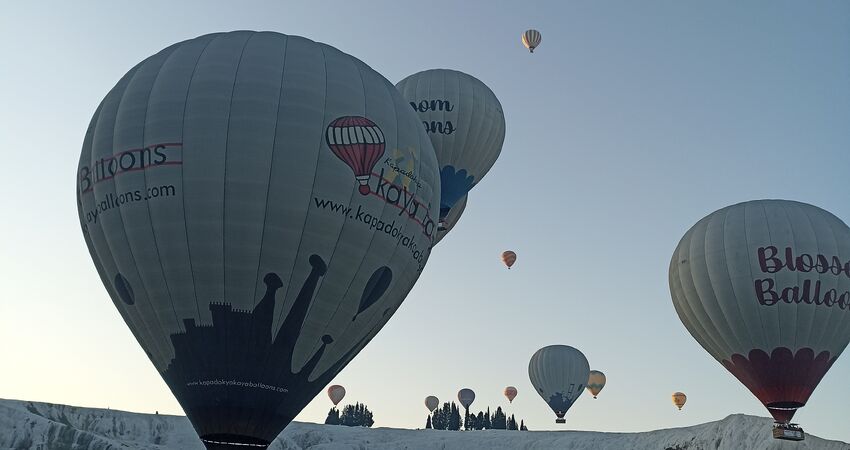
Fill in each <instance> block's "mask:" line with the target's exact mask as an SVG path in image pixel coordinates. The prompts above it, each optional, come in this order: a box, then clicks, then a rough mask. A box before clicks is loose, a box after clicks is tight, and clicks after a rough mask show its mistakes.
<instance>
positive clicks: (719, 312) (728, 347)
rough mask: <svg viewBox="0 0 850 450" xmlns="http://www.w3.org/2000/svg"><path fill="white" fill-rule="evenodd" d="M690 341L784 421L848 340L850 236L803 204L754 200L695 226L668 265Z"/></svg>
mask: <svg viewBox="0 0 850 450" xmlns="http://www.w3.org/2000/svg"><path fill="white" fill-rule="evenodd" d="M669 281H670V293H671V296H672V299H673V306H674V307H675V308H676V313H677V314H678V315H679V319H681V321H682V323H683V324H684V325H685V328H687V329H688V331H689V332H690V333H691V335H693V337H694V339H696V341H697V342H699V344H700V345H702V347H703V348H704V349H705V350H706V351H708V353H710V354H711V356H713V357H714V358H715V359H717V361H719V362H720V363H721V364H722V365H723V366H724V367H726V369H728V370H729V371H730V372H731V373H732V374H733V375H734V376H735V377H737V378H738V380H740V381H741V383H743V384H744V385H745V386H746V387H747V388H749V390H750V391H751V392H752V393H753V394H754V395H755V396H756V397H757V398H758V399H759V400H760V401H761V402H762V403H763V404H764V405H765V406H766V407H767V409H768V411H770V413H771V414H772V415H773V417H774V419H776V420H777V421H778V422H788V421H790V420H791V418H792V416H793V415H794V412H795V411H796V410H797V409H798V408H800V407H802V406H803V405H805V404H806V402H807V401H808V400H809V397H810V396H811V395H812V392H813V391H814V389H815V387H816V386H817V385H818V383H819V382H820V380H821V378H823V376H824V374H826V372H827V370H829V368H830V366H832V364H833V363H834V362H835V360H836V358H838V355H840V354H841V352H842V351H843V350H844V348H845V347H846V346H847V343H848V341H850V314H847V310H848V309H850V228H848V227H847V225H845V224H844V222H842V221H841V220H839V219H838V218H837V217H835V216H834V215H832V214H830V213H829V212H827V211H824V210H823V209H820V208H817V207H815V206H812V205H808V204H805V203H799V202H793V201H786V200H756V201H750V202H745V203H739V204H737V205H733V206H729V207H726V208H723V209H720V210H718V211H715V212H713V213H711V214H709V215H708V216H706V217H705V218H703V219H702V220H700V221H699V222H697V224H696V225H694V226H693V227H692V228H691V229H690V230H688V232H687V233H686V234H685V236H684V237H683V238H682V240H681V241H680V242H679V245H678V246H677V247H676V250H675V252H674V253H673V257H672V258H671V260H670V272H669Z"/></svg>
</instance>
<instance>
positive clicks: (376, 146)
mask: <svg viewBox="0 0 850 450" xmlns="http://www.w3.org/2000/svg"><path fill="white" fill-rule="evenodd" d="M398 167H403V168H404V170H396V168H398ZM361 194H364V195H361ZM365 194H368V195H365ZM439 201H440V186H439V168H438V166H437V160H436V156H435V154H434V150H433V147H432V144H431V140H430V138H429V137H428V135H427V133H426V132H425V130H424V129H423V127H422V122H421V120H420V119H419V118H418V117H417V116H416V114H414V113H413V111H411V108H410V106H409V104H408V102H407V101H406V100H405V99H404V98H402V96H401V95H400V94H399V93H398V91H397V90H396V89H395V87H394V86H393V85H392V84H391V83H390V82H389V81H387V80H386V79H385V78H384V77H382V76H381V75H380V74H378V73H377V72H375V71H374V70H372V69H371V68H369V67H368V66H367V65H365V64H364V63H363V62H361V61H359V60H357V59H356V58H354V57H352V56H349V55H347V54H345V53H342V52H340V51H339V50H336V49H334V48H332V47H330V46H327V45H324V44H319V43H316V42H313V41H310V40H308V39H304V38H301V37H296V36H286V35H283V34H279V33H273V32H252V31H238V32H233V33H217V34H210V35H206V36H201V37H199V38H196V39H191V40H188V41H184V42H181V43H178V44H175V45H172V46H170V47H168V48H166V49H165V50H162V51H161V52H159V53H157V54H156V55H153V56H151V57H150V58H148V59H146V60H144V61H143V62H142V63H140V64H139V65H137V66H135V67H134V68H133V69H131V70H130V71H129V72H128V73H127V74H126V75H125V76H124V77H122V78H121V80H120V81H119V82H118V84H116V85H115V87H114V88H112V90H111V91H110V92H109V93H108V94H107V95H106V98H105V99H104V100H103V101H102V102H101V104H100V105H99V106H98V108H97V111H96V112H95V114H94V117H93V118H92V120H91V124H90V125H89V128H88V131H87V132H86V136H85V140H84V142H83V148H82V152H81V155H80V162H79V167H78V170H77V206H78V212H79V219H80V223H81V226H82V230H83V236H84V238H85V241H86V245H87V246H88V250H89V253H90V255H91V257H92V260H93V261H94V265H95V267H96V268H97V271H98V273H99V274H100V277H101V280H102V281H103V284H104V285H105V287H106V290H107V291H108V293H109V294H110V296H111V297H112V300H113V302H114V303H115V306H116V307H117V308H118V311H119V312H120V314H121V316H122V317H123V319H124V320H125V321H126V323H127V325H128V326H129V327H130V330H131V331H132V333H133V335H134V336H135V337H136V339H137V340H138V341H139V343H140V344H141V346H142V348H143V349H144V351H145V353H146V354H147V355H148V357H149V358H150V360H151V361H152V362H153V364H154V366H155V367H156V369H157V370H158V371H159V372H160V373H161V375H162V376H163V378H164V379H165V382H166V383H167V384H168V386H169V388H171V390H172V392H173V393H174V395H175V397H176V398H177V400H178V401H179V402H180V404H181V406H182V407H183V409H184V411H185V412H186V414H187V416H188V417H189V420H190V421H191V422H192V425H193V426H194V427H195V430H196V431H197V432H198V434H199V435H200V436H201V438H202V439H203V440H205V441H206V443H207V445H208V446H212V445H216V444H212V443H211V441H226V442H229V443H232V444H252V445H259V446H262V445H267V444H268V443H269V442H271V441H272V440H273V439H274V438H275V437H276V436H277V435H278V434H279V433H280V431H281V430H282V429H283V427H285V426H286V425H287V424H288V423H289V422H290V421H291V420H292V419H293V418H294V417H295V416H296V415H297V414H298V413H299V412H300V411H301V409H302V408H303V407H304V406H305V405H306V404H307V403H308V402H309V401H310V400H312V399H313V398H314V397H315V396H316V394H318V393H319V392H320V391H321V390H322V389H323V387H324V386H326V385H327V384H328V382H329V381H330V380H331V379H332V378H333V377H334V376H335V375H336V374H337V373H338V372H339V371H340V370H341V369H342V368H343V367H345V366H346V364H347V363H348V362H349V361H350V360H351V359H352V358H354V356H355V355H357V353H358V352H359V351H360V350H361V349H362V348H363V347H364V346H365V345H366V344H367V343H368V342H369V341H370V340H371V339H372V337H374V336H375V334H376V333H377V332H378V331H379V330H380V329H381V327H383V325H384V324H385V323H386V322H387V321H388V320H389V319H390V317H391V316H392V315H393V313H394V312H395V311H396V309H397V308H398V307H399V305H400V304H401V302H402V301H403V300H404V298H405V297H406V296H407V293H408V292H409V291H410V289H411V288H412V287H413V284H414V283H415V282H416V280H417V279H418V277H419V274H420V273H421V271H422V268H423V267H424V266H425V263H426V262H427V260H428V256H429V249H430V248H431V246H432V243H433V241H434V239H435V237H436V236H435V234H436V231H437V222H438V215H439V210H438V206H437V205H438V203H439Z"/></svg>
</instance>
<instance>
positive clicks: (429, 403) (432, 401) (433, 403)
mask: <svg viewBox="0 0 850 450" xmlns="http://www.w3.org/2000/svg"><path fill="white" fill-rule="evenodd" d="M438 406H440V399H438V398H437V397H434V396H433V395H429V396H427V397H425V407H426V408H428V411H429V412H434V410H435V409H437V407H438Z"/></svg>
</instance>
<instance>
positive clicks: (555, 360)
mask: <svg viewBox="0 0 850 450" xmlns="http://www.w3.org/2000/svg"><path fill="white" fill-rule="evenodd" d="M589 376H590V364H589V363H588V362H587V358H586V357H585V356H584V354H583V353H582V352H580V351H578V350H577V349H575V348H573V347H570V346H569V345H549V346H546V347H543V348H541V349H540V350H537V351H536V352H534V355H532V356H531V360H530V361H529V362H528V378H529V379H531V384H532V385H533V386H534V390H536V391H537V393H538V394H540V397H542V398H543V401H545V402H546V404H547V405H549V407H550V408H552V411H553V412H554V413H555V415H556V416H557V419H556V420H555V423H565V422H566V420H565V419H564V415H566V414H567V411H568V410H569V409H570V407H572V406H573V404H574V403H575V402H576V400H578V399H579V397H580V396H581V394H582V392H584V387H585V386H586V385H587V380H588V378H589Z"/></svg>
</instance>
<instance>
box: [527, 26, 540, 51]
mask: <svg viewBox="0 0 850 450" xmlns="http://www.w3.org/2000/svg"><path fill="white" fill-rule="evenodd" d="M541 40H543V36H541V35H540V32H539V31H537V30H527V31H526V32H525V33H522V45H524V46H525V48H527V49H528V51H529V52H531V53H534V49H535V48H537V46H538V45H540V41H541Z"/></svg>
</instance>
